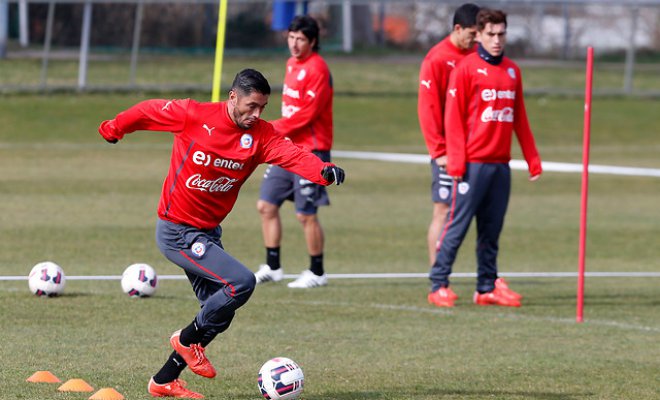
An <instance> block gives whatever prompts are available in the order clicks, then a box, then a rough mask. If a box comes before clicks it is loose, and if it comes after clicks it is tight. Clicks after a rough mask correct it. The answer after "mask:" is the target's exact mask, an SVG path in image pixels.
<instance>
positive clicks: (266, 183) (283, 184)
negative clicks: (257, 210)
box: [259, 151, 330, 215]
mask: <svg viewBox="0 0 660 400" xmlns="http://www.w3.org/2000/svg"><path fill="white" fill-rule="evenodd" d="M314 154H316V156H317V157H318V158H320V159H321V160H323V161H326V162H330V152H329V151H315V152H314ZM319 172H320V171H319ZM259 198H260V199H261V200H264V201H267V202H269V203H271V204H275V205H276V206H278V207H280V206H281V205H282V204H283V203H284V202H285V201H286V200H290V201H293V202H294V203H295V205H296V212H297V213H300V214H307V215H314V214H316V213H317V211H318V207H320V206H327V205H329V204H330V198H329V197H328V192H327V191H326V190H325V186H323V185H318V184H316V183H313V182H310V181H308V180H307V179H305V178H303V177H302V176H300V175H296V174H294V173H293V172H289V171H287V170H285V169H284V168H280V167H278V166H276V165H270V166H268V169H267V170H266V173H265V174H264V180H263V182H261V189H260V190H259Z"/></svg>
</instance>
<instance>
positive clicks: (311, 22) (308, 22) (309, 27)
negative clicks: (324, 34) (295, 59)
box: [289, 15, 320, 51]
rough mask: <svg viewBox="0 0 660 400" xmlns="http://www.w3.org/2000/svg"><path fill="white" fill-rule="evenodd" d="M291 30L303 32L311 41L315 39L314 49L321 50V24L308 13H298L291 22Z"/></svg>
mask: <svg viewBox="0 0 660 400" xmlns="http://www.w3.org/2000/svg"><path fill="white" fill-rule="evenodd" d="M289 32H302V33H303V35H305V37H306V38H307V40H309V41H310V42H313V41H314V46H313V47H312V50H314V51H319V49H320V47H319V24H318V23H317V22H316V20H315V19H314V18H312V17H310V16H308V15H298V16H296V17H295V18H293V20H292V21H291V23H290V24H289Z"/></svg>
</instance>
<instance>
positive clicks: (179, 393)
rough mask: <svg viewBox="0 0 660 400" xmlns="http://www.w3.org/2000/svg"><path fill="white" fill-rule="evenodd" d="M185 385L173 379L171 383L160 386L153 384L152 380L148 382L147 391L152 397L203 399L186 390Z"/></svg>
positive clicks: (197, 394) (181, 381)
mask: <svg viewBox="0 0 660 400" xmlns="http://www.w3.org/2000/svg"><path fill="white" fill-rule="evenodd" d="M185 386H186V383H185V382H184V381H183V380H181V379H175V380H173V381H172V382H167V383H163V384H162V385H160V384H158V383H156V382H154V378H151V379H150V380H149V385H147V391H148V392H149V394H150V395H152V396H153V397H178V398H181V399H203V398H204V396H203V395H201V394H199V393H196V392H193V391H192V390H188V389H186V387H185Z"/></svg>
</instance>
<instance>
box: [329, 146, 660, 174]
mask: <svg viewBox="0 0 660 400" xmlns="http://www.w3.org/2000/svg"><path fill="white" fill-rule="evenodd" d="M332 156H333V157H337V158H352V159H358V160H375V161H389V162H400V163H409V164H428V163H429V162H430V158H429V156H428V155H426V154H403V153H376V152H368V151H342V150H333V151H332ZM509 165H510V166H511V169H516V170H523V171H527V162H525V161H523V160H511V162H509ZM542 166H543V170H544V171H552V172H571V173H582V164H571V163H560V162H552V161H543V162H542ZM589 172H590V173H592V174H609V175H627V176H652V177H656V178H660V169H657V168H634V167H619V166H615V165H593V164H592V165H589Z"/></svg>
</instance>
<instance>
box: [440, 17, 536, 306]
mask: <svg viewBox="0 0 660 400" xmlns="http://www.w3.org/2000/svg"><path fill="white" fill-rule="evenodd" d="M506 28H507V22H506V14H505V13H504V12H502V11H499V10H489V9H482V10H481V11H479V13H478V14H477V41H478V42H479V45H478V48H477V53H474V54H471V55H469V56H467V57H465V58H464V59H463V61H461V63H460V64H459V65H458V66H457V67H456V69H455V70H454V71H453V72H452V73H451V76H450V79H449V85H448V89H447V97H446V106H445V137H446V141H447V173H448V174H449V175H450V176H451V177H452V178H453V185H452V194H451V196H452V199H453V200H452V204H451V207H450V210H449V215H448V216H447V221H446V222H445V224H444V227H443V228H442V232H441V234H440V240H439V250H438V254H437V257H436V260H435V263H434V264H433V267H432V268H431V273H430V279H431V283H432V287H431V292H430V293H429V294H428V301H429V303H431V304H433V305H435V306H438V307H453V306H454V300H453V299H451V298H450V294H449V290H448V287H449V274H451V268H452V265H453V263H454V260H455V259H456V253H457V251H458V248H459V247H460V245H461V243H462V242H463V239H464V238H465V234H466V233H467V230H468V227H469V226H470V222H471V220H472V217H476V220H477V264H478V265H477V267H478V268H477V291H476V292H475V294H474V302H475V303H476V304H478V305H498V306H508V307H520V304H521V303H520V300H521V296H520V295H519V294H518V293H516V292H514V291H513V290H511V289H509V287H508V285H507V284H506V282H504V281H503V280H502V279H501V278H498V276H497V253H498V248H499V247H498V242H499V237H500V232H501V231H502V226H503V224H504V216H505V214H506V209H507V205H508V203H509V194H510V190H511V169H510V168H509V161H510V160H511V141H512V133H513V131H515V133H516V136H517V138H518V142H519V143H520V147H521V148H522V152H523V156H524V157H525V160H526V161H527V165H528V167H529V173H530V180H532V181H535V180H536V179H538V178H539V176H540V175H541V172H542V169H541V158H540V157H539V153H538V151H537V149H536V144H535V143H534V136H533V135H532V131H531V129H530V127H529V122H528V120H527V112H526V111H525V103H524V100H523V87H522V76H521V75H520V69H519V68H518V66H517V65H516V64H515V63H514V62H513V61H511V60H510V59H509V58H507V57H505V56H504V45H505V43H506Z"/></svg>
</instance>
